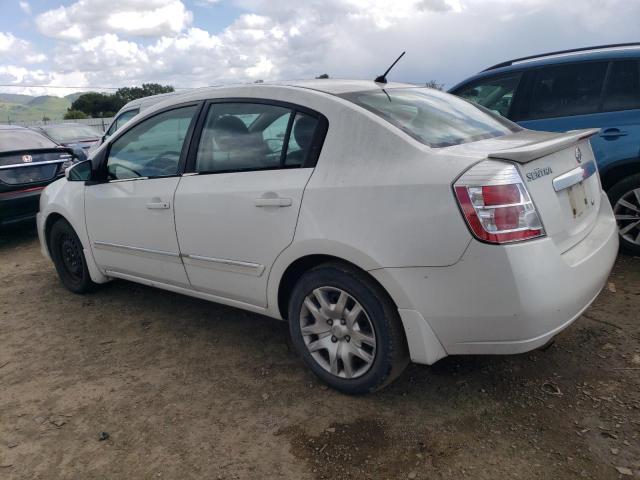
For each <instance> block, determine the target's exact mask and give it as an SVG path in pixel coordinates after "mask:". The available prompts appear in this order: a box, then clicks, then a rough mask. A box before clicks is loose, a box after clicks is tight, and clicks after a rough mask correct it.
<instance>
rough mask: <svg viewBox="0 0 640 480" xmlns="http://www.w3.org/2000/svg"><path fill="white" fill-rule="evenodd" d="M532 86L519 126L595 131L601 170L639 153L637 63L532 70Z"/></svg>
mask: <svg viewBox="0 0 640 480" xmlns="http://www.w3.org/2000/svg"><path fill="white" fill-rule="evenodd" d="M531 74H532V75H534V80H533V88H532V92H531V97H530V101H529V104H528V106H527V107H526V108H525V109H524V111H523V112H522V115H521V116H520V117H517V118H514V120H515V121H517V122H518V123H519V124H520V125H522V126H523V127H525V128H530V129H532V130H541V131H551V132H564V131H568V130H575V129H581V128H600V129H601V131H600V133H599V134H598V135H596V136H594V137H592V139H591V145H592V147H593V152H594V155H595V157H596V159H597V161H598V165H599V167H600V169H601V170H605V169H606V168H607V166H608V165H611V164H612V163H614V162H617V161H619V160H625V159H633V158H637V157H638V155H639V154H640V153H639V151H640V145H639V143H638V140H637V139H638V138H639V136H640V110H639V109H640V89H639V87H638V84H639V81H640V80H639V75H640V70H639V66H638V62H637V60H616V61H613V62H603V61H599V62H582V63H572V64H563V65H558V66H553V67H545V68H542V69H539V70H537V71H534V72H531Z"/></svg>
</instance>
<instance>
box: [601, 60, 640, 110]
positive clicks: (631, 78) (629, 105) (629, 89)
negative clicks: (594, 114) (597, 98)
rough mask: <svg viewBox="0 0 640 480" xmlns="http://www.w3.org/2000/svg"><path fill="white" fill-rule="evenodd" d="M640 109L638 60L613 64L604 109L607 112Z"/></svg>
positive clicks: (639, 67)
mask: <svg viewBox="0 0 640 480" xmlns="http://www.w3.org/2000/svg"><path fill="white" fill-rule="evenodd" d="M635 108H640V64H639V63H638V61H636V60H623V61H616V62H612V63H611V69H610V70H609V76H608V79H607V87H606V90H605V95H604V101H603V104H602V109H603V111H605V112H614V111H616V110H631V109H635Z"/></svg>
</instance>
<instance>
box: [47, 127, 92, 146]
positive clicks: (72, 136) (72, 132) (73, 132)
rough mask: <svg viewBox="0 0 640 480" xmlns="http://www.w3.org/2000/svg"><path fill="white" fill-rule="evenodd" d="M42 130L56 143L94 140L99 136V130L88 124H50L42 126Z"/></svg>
mask: <svg viewBox="0 0 640 480" xmlns="http://www.w3.org/2000/svg"><path fill="white" fill-rule="evenodd" d="M42 130H44V132H45V133H46V134H47V135H49V136H50V137H51V138H53V139H54V140H55V141H56V142H58V143H69V142H78V141H81V140H95V139H97V138H99V137H100V132H98V130H96V129H95V128H93V127H90V126H89V125H52V126H50V127H42Z"/></svg>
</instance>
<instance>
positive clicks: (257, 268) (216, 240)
mask: <svg viewBox="0 0 640 480" xmlns="http://www.w3.org/2000/svg"><path fill="white" fill-rule="evenodd" d="M198 130H199V132H200V133H199V135H198V136H197V137H198V138H195V139H194V142H193V146H194V147H195V148H193V151H192V152H191V153H190V166H189V170H190V172H191V173H187V174H185V175H184V176H183V178H182V180H181V181H180V185H179V187H178V189H177V191H176V196H175V206H176V211H175V214H176V231H177V234H178V241H179V243H180V250H181V254H182V257H183V261H184V264H185V269H186V271H187V274H188V276H189V280H190V282H191V285H192V287H193V288H194V289H196V290H198V291H202V292H206V293H209V294H213V295H217V296H219V297H223V298H227V299H232V300H236V301H240V302H244V303H248V304H252V305H257V306H266V285H267V278H268V274H269V270H270V268H271V265H272V264H273V262H274V261H275V259H276V257H277V256H278V254H279V253H280V252H281V251H282V250H283V249H285V248H286V247H287V245H289V244H290V243H291V241H292V239H293V235H294V231H295V227H296V222H297V218H298V211H299V209H300V204H301V201H302V194H303V192H304V188H305V186H306V184H307V182H308V180H309V178H310V176H311V174H312V172H313V167H314V165H315V162H316V160H317V158H318V154H319V151H320V147H321V144H322V140H323V138H324V134H323V132H324V131H326V119H325V118H324V117H322V116H321V115H320V114H318V113H315V112H312V111H309V110H307V109H303V108H301V107H297V106H294V105H289V104H281V103H277V104H276V103H269V102H262V101H260V102H258V101H242V102H239V101H236V102H221V103H212V104H210V105H209V106H208V110H207V112H206V115H203V116H202V125H201V127H200V128H199V129H198Z"/></svg>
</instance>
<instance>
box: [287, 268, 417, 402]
mask: <svg viewBox="0 0 640 480" xmlns="http://www.w3.org/2000/svg"><path fill="white" fill-rule="evenodd" d="M289 329H290V333H291V340H292V343H293V345H294V347H295V349H296V350H297V352H298V353H299V355H300V356H301V357H302V359H303V360H304V362H305V363H306V364H307V366H308V367H309V368H310V369H311V370H312V371H313V372H314V373H315V374H316V375H317V376H318V377H319V378H320V379H321V380H322V381H323V382H325V383H326V384H328V385H329V386H331V387H333V388H335V389H336V390H340V391H342V392H344V393H350V394H361V393H368V392H373V391H375V390H378V389H380V388H382V387H384V386H386V385H387V384H389V383H391V382H392V381H393V380H394V379H395V378H397V377H398V375H400V373H402V371H403V370H404V368H405V367H406V365H407V363H408V362H409V358H408V349H407V345H406V339H405V337H404V332H403V328H402V324H401V322H400V318H399V316H398V311H397V309H396V308H395V306H394V305H393V303H392V302H391V300H390V299H389V298H388V296H387V295H386V293H385V292H384V291H383V290H382V289H381V288H380V287H379V286H378V285H377V284H376V283H375V282H373V281H372V280H371V279H370V278H368V277H367V276H366V275H365V274H363V273H362V272H359V271H357V270H356V269H352V268H350V267H347V266H344V265H342V264H338V263H335V264H334V263H332V264H325V265H321V266H319V267H316V268H314V269H312V270H310V271H309V272H307V273H305V274H304V275H303V276H302V277H301V278H300V280H299V281H298V283H297V284H296V286H295V288H294V290H293V293H292V295H291V300H290V302H289Z"/></svg>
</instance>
